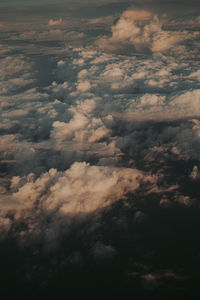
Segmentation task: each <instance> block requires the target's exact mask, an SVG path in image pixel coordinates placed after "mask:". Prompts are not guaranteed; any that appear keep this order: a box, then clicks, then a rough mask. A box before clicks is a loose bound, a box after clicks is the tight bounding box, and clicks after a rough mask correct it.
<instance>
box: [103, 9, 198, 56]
mask: <svg viewBox="0 0 200 300" xmlns="http://www.w3.org/2000/svg"><path fill="white" fill-rule="evenodd" d="M162 27H163V21H162V20H161V19H159V17H158V16H157V15H153V14H152V13H151V12H150V11H146V10H127V11H125V12H124V13H122V15H121V16H120V18H119V20H118V21H117V23H116V24H114V25H113V26H112V27H111V31H112V36H111V37H109V38H108V37H102V38H100V39H99V40H98V41H97V45H98V46H99V47H100V49H104V50H106V49H107V50H110V51H118V52H120V51H121V52H123V51H124V52H128V53H130V54H131V52H132V54H133V53H134V52H143V53H151V52H152V53H158V52H163V51H166V50H168V49H173V48H175V47H176V48H177V47H178V45H179V43H180V42H182V41H184V40H185V38H186V36H187V39H190V38H191V36H192V34H189V33H188V32H187V31H185V32H180V31H168V30H166V29H165V30H164V29H163V28H162ZM182 47H183V46H182ZM174 50H175V49H174ZM121 52H120V53H121Z"/></svg>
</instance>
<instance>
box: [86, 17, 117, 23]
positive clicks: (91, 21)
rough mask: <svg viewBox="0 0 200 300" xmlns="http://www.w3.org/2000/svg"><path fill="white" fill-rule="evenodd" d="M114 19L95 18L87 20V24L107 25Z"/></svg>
mask: <svg viewBox="0 0 200 300" xmlns="http://www.w3.org/2000/svg"><path fill="white" fill-rule="evenodd" d="M113 19H114V17H113V16H107V17H102V18H95V19H91V20H89V22H88V23H89V24H99V23H101V24H107V23H112V21H113Z"/></svg>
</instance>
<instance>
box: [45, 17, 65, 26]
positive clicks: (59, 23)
mask: <svg viewBox="0 0 200 300" xmlns="http://www.w3.org/2000/svg"><path fill="white" fill-rule="evenodd" d="M62 24H63V20H62V19H61V18H60V19H57V20H54V19H50V20H49V23H48V25H49V26H57V25H62Z"/></svg>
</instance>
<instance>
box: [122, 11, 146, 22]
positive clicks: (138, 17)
mask: <svg viewBox="0 0 200 300" xmlns="http://www.w3.org/2000/svg"><path fill="white" fill-rule="evenodd" d="M151 16H152V13H151V12H150V11H148V10H137V9H136V10H135V9H134V10H132V9H131V10H126V11H125V12H124V13H123V14H122V17H124V18H128V19H132V20H134V21H146V20H149V19H150V18H151Z"/></svg>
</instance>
